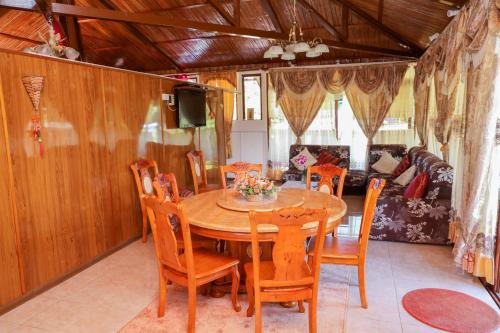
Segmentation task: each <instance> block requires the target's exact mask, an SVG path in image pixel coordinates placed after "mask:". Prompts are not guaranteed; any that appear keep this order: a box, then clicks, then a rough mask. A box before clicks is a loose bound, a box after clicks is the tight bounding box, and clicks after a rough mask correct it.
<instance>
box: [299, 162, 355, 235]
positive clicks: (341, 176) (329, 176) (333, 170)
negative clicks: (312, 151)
mask: <svg viewBox="0 0 500 333" xmlns="http://www.w3.org/2000/svg"><path fill="white" fill-rule="evenodd" d="M315 174H316V175H318V176H319V177H320V179H319V182H318V191H320V192H324V193H330V194H331V195H335V196H336V197H337V198H339V199H342V192H343V190H344V181H345V177H346V175H347V169H345V168H341V167H338V166H336V165H334V164H331V163H327V164H322V165H317V166H310V167H308V168H307V179H306V189H308V190H311V188H312V184H311V183H312V179H311V178H312V175H315ZM336 177H337V186H335V178H336ZM335 188H336V191H335ZM338 225H339V223H337V224H336V227H335V229H334V231H333V233H332V235H338V233H339V232H338V230H339V227H338Z"/></svg>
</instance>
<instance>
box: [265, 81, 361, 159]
mask: <svg viewBox="0 0 500 333" xmlns="http://www.w3.org/2000/svg"><path fill="white" fill-rule="evenodd" d="M336 99H337V100H339V102H338V104H339V107H338V112H337V113H338V119H337V121H338V130H339V131H338V133H337V131H336V129H335V100H336ZM268 101H269V106H268V112H269V160H270V162H271V165H272V167H273V168H275V169H276V168H278V169H286V168H287V167H288V165H289V150H290V146H291V145H292V144H295V141H296V137H295V135H294V134H293V132H292V130H291V128H290V125H289V124H288V122H287V121H286V118H285V115H284V114H283V112H282V111H281V108H280V107H279V106H277V105H276V93H275V91H274V89H272V88H270V89H269V92H268ZM337 138H338V139H337ZM301 142H302V144H315V145H347V146H350V147H351V166H350V168H351V169H363V168H364V163H365V153H366V143H367V139H366V137H365V136H364V134H363V131H362V130H361V128H360V127H359V125H358V123H357V121H356V119H355V118H354V114H353V112H352V109H351V106H350V105H349V102H348V101H347V98H345V96H335V95H333V94H327V95H326V98H325V101H324V102H323V104H322V106H321V108H320V110H319V111H318V114H317V116H316V118H315V119H314V120H313V122H312V123H311V125H310V126H309V128H308V129H307V131H306V132H305V133H304V135H302V137H301Z"/></svg>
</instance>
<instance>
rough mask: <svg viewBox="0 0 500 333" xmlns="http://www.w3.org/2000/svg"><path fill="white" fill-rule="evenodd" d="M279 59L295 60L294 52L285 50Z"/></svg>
mask: <svg viewBox="0 0 500 333" xmlns="http://www.w3.org/2000/svg"><path fill="white" fill-rule="evenodd" d="M281 60H295V54H293V53H292V52H288V51H287V52H285V53H283V54H282V55H281Z"/></svg>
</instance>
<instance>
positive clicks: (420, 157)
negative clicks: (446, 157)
mask: <svg viewBox="0 0 500 333" xmlns="http://www.w3.org/2000/svg"><path fill="white" fill-rule="evenodd" d="M375 148H376V147H374V149H373V154H372V150H370V166H371V165H373V163H375V162H376V161H377V159H378V158H377V156H378V157H380V154H381V153H380V150H379V151H377V149H375ZM391 148H392V149H395V150H394V151H393V152H394V154H395V155H398V156H399V157H402V156H404V154H406V152H403V150H402V148H397V147H391ZM387 149H388V148H387V147H386V150H387ZM391 154H392V152H391ZM398 156H394V157H398ZM408 157H409V160H410V163H411V165H416V168H417V171H416V175H417V174H419V173H421V172H424V171H425V172H427V173H428V175H429V183H428V186H427V190H426V194H425V195H424V197H423V198H421V199H406V198H404V196H403V194H404V191H405V188H406V187H404V186H401V185H398V184H395V183H394V182H393V180H394V177H393V176H392V175H389V174H379V173H377V172H375V171H374V170H372V169H371V167H370V171H369V174H368V178H369V179H371V178H374V177H377V178H384V179H386V186H385V187H384V189H383V190H382V192H381V193H380V197H379V198H378V201H377V206H376V209H375V217H374V221H373V224H372V228H371V232H370V239H376V240H389V241H399V242H410V243H427V244H447V243H448V227H449V223H450V216H451V212H452V209H451V188H452V185H453V168H452V167H451V166H450V165H449V164H447V163H446V162H444V161H443V160H441V159H440V158H438V157H437V156H435V155H433V154H431V153H430V152H428V151H427V150H425V149H424V148H423V147H413V148H412V149H410V150H409V151H408Z"/></svg>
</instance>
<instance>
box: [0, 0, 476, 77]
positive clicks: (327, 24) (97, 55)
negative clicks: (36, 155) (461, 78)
mask: <svg viewBox="0 0 500 333" xmlns="http://www.w3.org/2000/svg"><path fill="white" fill-rule="evenodd" d="M465 1H466V0H439V1H438V0H297V21H298V23H299V24H300V25H301V26H302V28H303V30H304V34H305V37H306V39H312V38H313V37H320V38H322V39H323V40H324V41H325V42H326V43H327V44H328V45H329V46H331V47H330V53H329V54H324V55H322V56H321V57H320V58H315V59H307V58H305V57H304V56H300V57H299V59H297V60H296V61H295V63H296V64H299V65H301V64H309V63H332V62H336V61H340V62H357V61H360V60H363V61H367V60H368V61H369V60H380V59H384V60H387V59H401V58H405V59H407V58H415V57H418V56H419V55H420V54H421V53H422V52H423V50H424V49H425V48H426V47H427V46H428V43H429V36H431V35H432V34H434V33H436V32H441V31H442V30H443V29H444V27H445V26H446V25H447V24H448V22H449V21H450V18H449V17H447V15H446V13H447V11H448V10H449V9H454V8H457V7H460V6H462V5H463V4H464V2H465ZM40 8H42V9H44V10H45V12H46V13H47V10H49V11H50V10H51V11H52V12H53V13H54V15H56V16H58V17H59V18H60V20H61V21H62V23H63V26H64V27H65V29H66V30H67V32H68V36H69V39H70V42H71V43H72V45H76V46H77V47H78V48H79V49H80V50H81V51H82V56H83V60H84V61H88V62H92V63H97V64H102V65H108V66H116V67H121V68H127V69H133V70H139V71H176V72H193V71H198V70H201V69H207V68H211V69H214V68H231V67H248V66H249V64H251V65H253V64H255V67H262V68H264V67H270V66H276V65H285V64H286V63H285V62H280V61H278V60H276V59H274V60H267V59H263V54H264V52H265V50H266V49H267V48H268V47H269V45H270V42H269V39H273V38H275V39H280V38H283V37H284V38H286V37H287V35H288V31H289V29H290V26H291V25H292V20H291V18H292V12H293V0H208V1H206V0H58V1H53V3H52V4H51V3H50V1H48V0H45V1H44V0H37V1H36V3H35V1H30V0H0V48H6V49H14V50H22V49H24V48H26V47H29V46H33V45H36V44H37V43H41V41H42V36H45V35H46V34H47V24H46V20H45V16H44V15H43V14H42V13H41V11H40ZM125 13H127V15H125ZM129 13H133V14H129ZM248 36H253V37H254V38H249V37H248ZM255 37H261V38H255ZM262 37H265V38H262Z"/></svg>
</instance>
